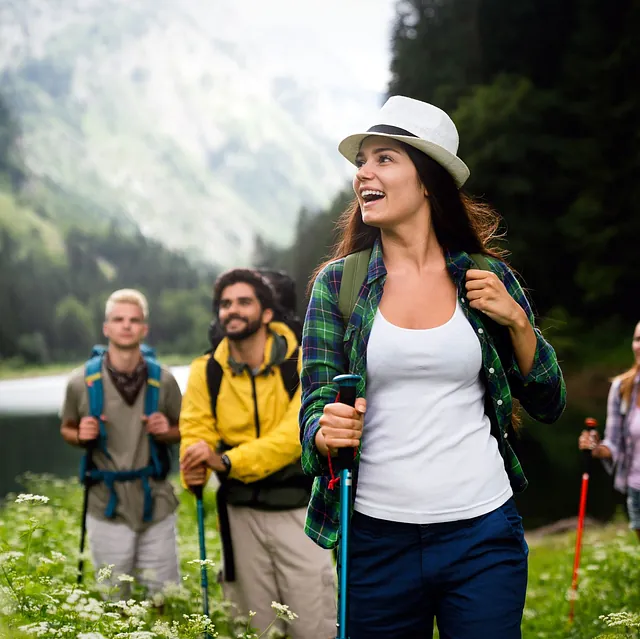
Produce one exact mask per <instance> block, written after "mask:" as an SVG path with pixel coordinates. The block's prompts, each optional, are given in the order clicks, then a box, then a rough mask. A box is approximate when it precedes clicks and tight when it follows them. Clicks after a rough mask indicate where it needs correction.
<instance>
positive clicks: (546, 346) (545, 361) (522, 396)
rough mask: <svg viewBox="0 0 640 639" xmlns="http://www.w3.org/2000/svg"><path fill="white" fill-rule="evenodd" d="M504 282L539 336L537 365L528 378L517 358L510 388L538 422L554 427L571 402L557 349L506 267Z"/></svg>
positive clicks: (509, 372) (510, 374)
mask: <svg viewBox="0 0 640 639" xmlns="http://www.w3.org/2000/svg"><path fill="white" fill-rule="evenodd" d="M502 279H503V282H504V284H505V287H506V288H507V290H508V291H509V293H510V294H511V296H512V297H513V298H514V299H515V300H516V302H518V304H519V305H520V306H521V307H522V309H523V310H524V311H525V313H526V314H527V317H528V319H529V322H530V324H531V326H532V327H533V330H534V332H535V334H536V340H537V343H536V351H535V355H534V358H533V366H532V367H531V370H530V371H529V373H528V374H527V375H523V374H522V372H521V371H520V368H519V367H518V362H517V361H516V358H515V355H514V356H513V358H512V361H511V363H510V365H509V366H508V369H507V377H508V379H509V386H510V388H511V392H512V394H513V396H514V397H516V398H517V399H518V400H520V403H521V404H522V407H523V408H524V410H526V411H527V413H528V414H529V415H531V417H533V418H534V419H536V420H538V421H540V422H544V423H546V424H552V423H553V422H555V421H557V420H558V418H559V417H560V415H562V413H563V411H564V409H565V406H566V403H567V389H566V385H565V381H564V377H563V375H562V370H561V369H560V365H559V363H558V357H557V356H556V352H555V350H554V349H553V346H551V344H550V343H549V342H548V341H547V340H546V339H545V338H544V337H543V335H542V332H541V331H540V329H538V328H537V327H536V323H535V317H534V314H533V310H532V308H531V304H530V303H529V300H528V299H527V296H526V295H525V292H524V290H523V289H522V286H520V283H519V282H518V280H517V278H516V277H515V275H514V274H513V272H512V271H511V269H510V268H509V267H508V266H506V265H504V271H503V274H502Z"/></svg>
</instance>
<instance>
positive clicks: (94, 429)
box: [78, 415, 106, 446]
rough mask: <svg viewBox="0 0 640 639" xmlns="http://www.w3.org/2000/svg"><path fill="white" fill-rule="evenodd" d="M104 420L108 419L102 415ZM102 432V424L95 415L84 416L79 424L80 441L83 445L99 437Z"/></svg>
mask: <svg viewBox="0 0 640 639" xmlns="http://www.w3.org/2000/svg"><path fill="white" fill-rule="evenodd" d="M100 419H102V421H106V420H105V417H104V415H102V416H101V417H100ZM99 433H100V426H99V424H98V420H97V419H96V418H95V417H89V416H88V417H83V418H82V419H81V420H80V424H78V443H79V444H80V445H82V446H84V445H85V444H87V443H88V442H90V441H93V440H94V439H97V437H98V434H99Z"/></svg>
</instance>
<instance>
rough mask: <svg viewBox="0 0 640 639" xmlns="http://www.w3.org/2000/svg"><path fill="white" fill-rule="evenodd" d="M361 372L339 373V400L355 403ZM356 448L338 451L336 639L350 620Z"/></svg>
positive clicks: (343, 634)
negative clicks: (338, 518)
mask: <svg viewBox="0 0 640 639" xmlns="http://www.w3.org/2000/svg"><path fill="white" fill-rule="evenodd" d="M360 380H361V377H360V376H359V375H338V376H337V377H334V378H333V381H334V382H335V383H336V384H338V387H339V388H340V392H339V394H338V397H337V399H336V401H339V402H341V403H342V404H347V406H355V403H356V396H357V388H356V387H357V384H358V382H359V381H360ZM353 453H354V451H353V449H352V448H340V449H339V450H338V464H339V467H340V548H339V562H340V570H339V576H338V623H337V627H338V634H337V636H336V639H348V637H349V635H348V633H347V623H348V619H349V605H348V604H349V591H348V587H349V566H348V560H349V526H350V522H351V489H352V487H351V482H352V480H353Z"/></svg>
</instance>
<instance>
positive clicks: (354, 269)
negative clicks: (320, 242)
mask: <svg viewBox="0 0 640 639" xmlns="http://www.w3.org/2000/svg"><path fill="white" fill-rule="evenodd" d="M370 257H371V249H364V250H362V251H358V252H357V253H351V254H349V255H347V257H345V258H344V267H343V270H342V281H341V282H340V291H339V293H338V308H339V309H340V314H341V315H342V320H343V322H344V324H345V325H346V324H348V323H349V319H350V318H351V315H352V314H353V311H354V309H355V307H356V303H357V301H358V294H359V293H360V289H361V288H362V285H363V284H364V281H365V279H366V277H367V271H368V269H369V258H370Z"/></svg>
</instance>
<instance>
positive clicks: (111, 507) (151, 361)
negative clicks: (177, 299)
mask: <svg viewBox="0 0 640 639" xmlns="http://www.w3.org/2000/svg"><path fill="white" fill-rule="evenodd" d="M106 351H107V347H106V346H102V345H97V346H94V347H93V349H92V351H91V356H90V358H89V360H88V361H87V362H86V364H85V385H86V387H87V393H88V395H89V414H90V415H91V416H92V417H95V418H96V419H97V420H98V424H99V427H100V432H99V434H98V438H97V440H96V441H95V442H92V444H91V445H90V446H89V448H88V449H87V451H86V453H85V454H84V456H83V457H82V461H81V463H80V481H81V482H83V483H84V484H85V485H90V484H94V483H99V482H104V484H105V485H106V486H107V488H108V489H109V493H110V494H109V503H108V504H107V508H106V510H105V513H104V514H105V517H107V518H108V519H112V518H113V517H114V516H115V512H116V507H117V505H118V495H117V493H116V490H115V483H116V482H118V481H135V480H137V479H140V480H142V489H143V492H144V512H143V521H145V522H149V521H151V520H152V518H153V498H152V495H151V486H150V484H149V478H154V479H165V478H166V477H167V475H168V474H169V470H170V467H171V459H170V455H169V448H168V446H166V445H165V444H162V443H160V442H157V441H156V440H155V439H154V438H153V437H152V436H151V435H148V437H149V463H148V464H147V465H146V466H144V467H142V468H135V469H132V470H117V471H116V470H102V469H98V468H96V467H95V465H94V463H93V450H94V448H97V449H98V450H100V452H102V453H103V454H104V455H105V456H106V457H107V458H108V459H111V455H110V454H109V450H108V448H107V428H106V425H105V423H104V422H103V421H102V420H101V419H100V416H101V415H102V412H103V405H104V386H103V383H102V362H103V359H104V355H105V353H106ZM141 351H142V356H143V357H144V359H145V362H146V364H147V371H148V378H147V389H146V394H145V399H144V414H145V415H151V414H152V413H155V412H156V411H157V410H158V405H159V400H160V376H161V373H162V370H161V368H160V364H158V362H157V361H156V353H155V350H154V349H153V348H151V347H150V346H147V345H145V344H143V345H142V347H141Z"/></svg>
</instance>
